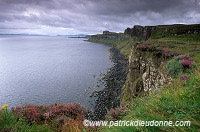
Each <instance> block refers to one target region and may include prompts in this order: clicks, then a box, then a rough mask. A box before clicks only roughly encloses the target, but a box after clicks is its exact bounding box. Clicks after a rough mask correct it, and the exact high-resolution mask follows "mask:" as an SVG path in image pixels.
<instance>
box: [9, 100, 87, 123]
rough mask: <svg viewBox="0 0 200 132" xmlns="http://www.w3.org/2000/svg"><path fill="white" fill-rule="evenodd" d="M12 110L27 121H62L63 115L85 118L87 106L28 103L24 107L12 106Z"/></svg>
mask: <svg viewBox="0 0 200 132" xmlns="http://www.w3.org/2000/svg"><path fill="white" fill-rule="evenodd" d="M12 112H13V113H14V114H16V115H22V116H23V117H24V118H25V120H26V122H28V123H31V124H32V123H35V122H39V121H42V120H48V119H50V120H56V121H58V122H59V121H61V119H62V118H63V117H68V118H72V119H75V120H77V119H81V120H83V118H84V115H85V108H84V107H82V106H81V105H80V104H76V103H69V104H66V105H64V104H57V103H56V104H54V105H33V104H28V105H25V106H24V107H19V106H17V107H15V108H12Z"/></svg>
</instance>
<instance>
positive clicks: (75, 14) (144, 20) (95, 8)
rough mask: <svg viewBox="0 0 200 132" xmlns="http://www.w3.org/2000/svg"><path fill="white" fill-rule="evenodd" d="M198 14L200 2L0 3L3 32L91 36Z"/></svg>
mask: <svg viewBox="0 0 200 132" xmlns="http://www.w3.org/2000/svg"><path fill="white" fill-rule="evenodd" d="M199 14H200V0H190V1H188V0H0V25H4V26H5V30H4V29H0V30H4V31H5V32H6V28H7V29H9V28H18V27H10V26H18V25H17V23H19V24H20V23H23V24H24V25H25V26H30V25H31V26H34V27H37V28H38V27H42V26H50V27H57V28H58V29H59V28H70V29H74V31H79V32H80V33H83V32H84V33H90V34H91V33H96V32H101V31H102V30H106V29H107V30H112V31H123V30H124V29H125V28H126V27H132V26H133V25H135V24H140V25H158V24H173V23H188V24H190V23H200V18H199V16H200V15H199ZM20 28H23V27H22V25H20V26H19V29H20ZM25 28H27V27H25ZM30 28H33V27H30ZM1 32H2V31H1Z"/></svg>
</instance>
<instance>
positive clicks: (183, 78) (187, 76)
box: [180, 75, 190, 80]
mask: <svg viewBox="0 0 200 132" xmlns="http://www.w3.org/2000/svg"><path fill="white" fill-rule="evenodd" d="M189 78H190V76H189V75H182V76H180V79H181V80H187V79H189Z"/></svg>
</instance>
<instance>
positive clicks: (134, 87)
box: [124, 46, 172, 96]
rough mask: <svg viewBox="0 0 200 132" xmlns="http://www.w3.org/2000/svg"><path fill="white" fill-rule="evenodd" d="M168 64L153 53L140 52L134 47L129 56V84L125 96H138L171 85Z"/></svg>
mask: <svg viewBox="0 0 200 132" xmlns="http://www.w3.org/2000/svg"><path fill="white" fill-rule="evenodd" d="M166 63H167V61H166V60H165V59H163V58H161V57H156V56H154V55H153V54H151V53H146V54H145V53H141V52H138V51H137V50H136V48H135V46H133V47H132V51H131V54H130V56H129V73H128V77H127V78H128V82H127V84H126V87H125V89H124V92H125V93H124V94H126V95H127V94H129V95H130V94H131V95H132V96H138V95H139V94H140V93H141V92H142V91H151V90H154V89H157V88H159V87H161V86H162V85H164V84H167V83H170V82H171V81H172V78H171V77H170V75H169V74H168V73H167V68H166ZM126 92H128V93H126Z"/></svg>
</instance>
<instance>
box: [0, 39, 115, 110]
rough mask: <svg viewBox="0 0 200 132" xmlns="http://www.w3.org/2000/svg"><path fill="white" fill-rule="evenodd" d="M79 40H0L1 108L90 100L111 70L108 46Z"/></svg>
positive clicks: (90, 101)
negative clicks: (107, 71) (101, 80)
mask: <svg viewBox="0 0 200 132" xmlns="http://www.w3.org/2000/svg"><path fill="white" fill-rule="evenodd" d="M83 40H84V39H80V38H67V37H48V36H0V106H1V105H4V104H9V107H12V106H18V105H23V104H29V103H32V104H42V105H44V104H47V105H48V104H53V103H55V102H56V101H58V100H60V102H61V103H71V102H76V103H80V104H82V105H84V106H88V107H92V104H93V101H92V99H91V98H90V97H89V95H90V94H91V93H92V91H93V90H101V89H103V86H100V87H98V86H97V85H96V83H97V80H98V77H99V76H100V74H101V73H106V70H107V69H108V68H110V67H111V66H112V62H111V61H110V59H109V48H110V47H108V46H106V45H102V44H96V43H91V42H86V41H83Z"/></svg>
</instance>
